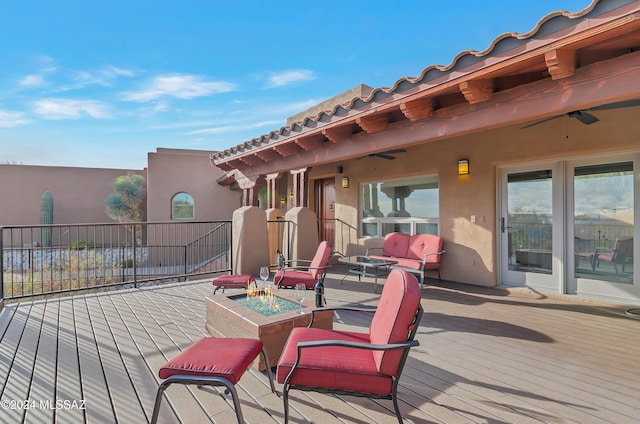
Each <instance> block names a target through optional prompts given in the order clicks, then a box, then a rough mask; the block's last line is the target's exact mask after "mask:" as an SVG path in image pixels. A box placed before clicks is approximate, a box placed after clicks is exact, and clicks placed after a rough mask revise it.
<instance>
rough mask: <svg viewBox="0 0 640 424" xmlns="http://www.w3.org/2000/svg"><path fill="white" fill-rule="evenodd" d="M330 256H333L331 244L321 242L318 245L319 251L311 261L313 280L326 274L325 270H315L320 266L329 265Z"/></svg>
mask: <svg viewBox="0 0 640 424" xmlns="http://www.w3.org/2000/svg"><path fill="white" fill-rule="evenodd" d="M329 256H331V244H329V243H328V242H326V241H323V242H321V243H320V244H319V245H318V250H316V254H315V256H314V257H313V259H312V260H311V264H310V265H309V268H311V269H310V274H311V276H312V277H313V278H315V279H317V278H318V275H322V274H323V273H324V272H325V269H313V268H317V267H320V266H326V265H327V263H329Z"/></svg>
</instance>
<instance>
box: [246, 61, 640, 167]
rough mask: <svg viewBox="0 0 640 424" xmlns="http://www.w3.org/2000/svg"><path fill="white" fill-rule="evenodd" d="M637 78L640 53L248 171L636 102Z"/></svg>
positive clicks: (313, 162)
mask: <svg viewBox="0 0 640 424" xmlns="http://www.w3.org/2000/svg"><path fill="white" fill-rule="evenodd" d="M639 76H640V51H638V52H634V53H629V54H627V55H625V56H621V57H618V58H615V59H611V60H608V61H604V62H598V63H595V64H593V65H588V66H583V67H580V68H577V69H576V72H575V75H574V76H572V77H570V78H567V79H564V80H562V81H554V80H552V79H551V78H547V79H544V80H540V81H536V82H533V83H530V84H527V85H524V86H520V87H515V88H512V89H510V90H505V91H500V92H497V93H495V94H494V96H493V98H492V99H491V100H489V101H488V102H485V103H480V104H479V105H477V106H476V107H473V108H470V107H469V105H468V104H465V103H462V104H459V105H455V106H451V107H448V108H445V109H438V112H439V113H438V116H436V117H434V118H433V119H427V120H423V121H417V122H411V121H405V122H401V123H398V124H397V126H396V125H394V129H393V135H392V136H389V133H388V132H385V133H381V134H364V133H361V134H358V135H357V136H353V137H351V138H350V139H348V140H345V141H344V142H341V143H336V144H334V145H331V146H330V148H322V149H317V150H315V151H313V152H301V153H300V154H299V155H297V156H295V157H291V158H287V159H286V160H282V161H278V162H269V163H265V164H262V165H258V166H256V167H253V168H251V173H269V172H274V171H277V170H289V169H295V168H301V167H304V166H319V165H324V164H332V163H336V162H339V161H344V160H348V159H353V158H357V157H361V156H363V155H364V154H366V153H367V152H368V149H370V146H371V145H372V144H375V146H376V150H378V151H383V150H390V149H395V148H401V147H410V146H414V145H417V144H423V143H428V142H430V141H435V140H438V141H443V140H445V139H450V138H453V137H458V136H462V135H465V134H472V133H475V132H480V131H486V130H490V129H493V128H499V127H502V126H506V125H513V124H520V123H524V122H529V121H535V120H538V119H544V118H549V117H552V116H555V115H560V114H563V113H567V112H570V111H573V110H580V109H587V108H589V107H593V106H597V105H602V104H607V103H612V102H618V101H624V100H632V99H637V98H640V85H638V83H637V81H638V78H639ZM523 131H525V130H523ZM452 142H455V140H452Z"/></svg>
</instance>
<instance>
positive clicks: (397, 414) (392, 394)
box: [391, 385, 403, 424]
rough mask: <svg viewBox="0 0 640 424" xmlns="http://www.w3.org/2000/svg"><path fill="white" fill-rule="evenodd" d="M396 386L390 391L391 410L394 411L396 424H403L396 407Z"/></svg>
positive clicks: (398, 409)
mask: <svg viewBox="0 0 640 424" xmlns="http://www.w3.org/2000/svg"><path fill="white" fill-rule="evenodd" d="M396 389H397V386H395V385H394V387H393V390H392V391H391V400H392V401H393V409H394V410H395V411H396V417H397V418H398V424H403V421H402V415H401V414H400V408H399V407H398V396H397V390H396Z"/></svg>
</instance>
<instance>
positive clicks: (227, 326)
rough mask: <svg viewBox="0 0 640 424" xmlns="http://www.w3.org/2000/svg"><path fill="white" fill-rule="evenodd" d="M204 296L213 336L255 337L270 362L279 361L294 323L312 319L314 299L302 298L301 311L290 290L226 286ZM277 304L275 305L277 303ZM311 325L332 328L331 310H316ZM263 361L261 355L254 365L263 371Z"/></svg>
mask: <svg viewBox="0 0 640 424" xmlns="http://www.w3.org/2000/svg"><path fill="white" fill-rule="evenodd" d="M219 293H220V292H218V294H216V295H215V296H210V297H207V298H205V306H206V309H207V324H206V327H207V331H208V332H209V334H211V335H212V336H214V337H248V338H257V339H260V340H261V341H262V343H264V346H265V348H266V349H267V354H268V355H269V362H270V364H269V366H270V367H275V366H276V365H277V364H278V360H279V359H280V355H281V354H282V349H283V348H284V345H285V343H286V341H287V338H288V337H289V333H290V332H291V330H292V329H293V328H294V327H306V326H308V325H309V322H310V321H311V310H312V309H313V307H314V305H313V300H312V299H310V298H309V297H310V296H308V297H307V299H305V301H304V302H303V312H304V314H300V305H299V303H297V302H296V300H295V294H294V291H293V290H285V289H282V290H277V289H272V288H271V287H268V288H267V289H266V290H261V291H255V290H249V291H247V293H246V294H245V293H243V292H239V291H238V290H228V291H227V292H226V293H222V294H219ZM276 305H277V306H276ZM313 326H314V327H320V328H328V329H331V328H333V311H323V312H320V313H319V314H316V319H315V321H314V323H313ZM265 365H266V364H265V363H264V359H263V358H262V356H259V360H258V361H256V362H254V364H253V367H254V368H256V369H258V370H260V371H263V370H264V369H266V366H265Z"/></svg>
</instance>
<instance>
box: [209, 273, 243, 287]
mask: <svg viewBox="0 0 640 424" xmlns="http://www.w3.org/2000/svg"><path fill="white" fill-rule="evenodd" d="M252 281H253V275H251V274H240V275H223V276H220V277H218V278H216V279H214V280H213V285H214V286H227V287H231V286H237V287H244V288H246V287H249V285H250V284H251V282H252Z"/></svg>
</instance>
